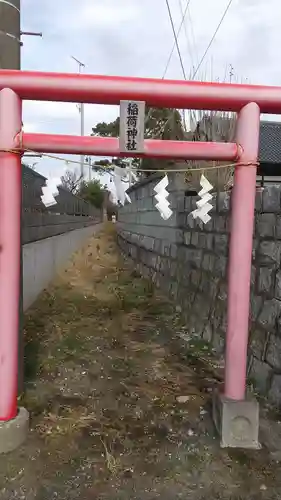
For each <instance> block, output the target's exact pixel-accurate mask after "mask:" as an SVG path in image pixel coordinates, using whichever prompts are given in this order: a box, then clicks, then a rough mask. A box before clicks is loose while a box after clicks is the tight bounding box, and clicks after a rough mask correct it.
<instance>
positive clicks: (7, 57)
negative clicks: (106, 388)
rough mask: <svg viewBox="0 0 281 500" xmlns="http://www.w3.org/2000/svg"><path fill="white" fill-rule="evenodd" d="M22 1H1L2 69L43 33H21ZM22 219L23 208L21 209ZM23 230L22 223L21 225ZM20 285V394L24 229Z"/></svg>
mask: <svg viewBox="0 0 281 500" xmlns="http://www.w3.org/2000/svg"><path fill="white" fill-rule="evenodd" d="M20 7H21V1H20V0H0V69H15V70H20V69H21V46H22V45H23V44H22V42H21V35H32V36H42V33H33V32H30V31H21V29H20V21H21V18H20V14H21V10H20ZM0 168H1V166H0ZM20 211H21V217H22V207H20ZM21 228H22V223H21ZM20 240H21V241H20V249H19V251H20V254H19V259H20V267H21V273H20V283H19V309H18V323H19V327H18V332H19V333H18V335H19V336H18V392H19V394H21V393H22V391H23V359H24V347H23V301H22V299H23V281H22V277H23V262H22V229H21V235H20Z"/></svg>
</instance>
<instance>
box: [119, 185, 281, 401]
mask: <svg viewBox="0 0 281 500" xmlns="http://www.w3.org/2000/svg"><path fill="white" fill-rule="evenodd" d="M170 180H171V183H170V186H169V190H170V196H169V201H170V202H171V207H172V209H173V210H174V214H173V216H172V217H171V218H170V219H169V220H168V221H164V220H163V219H161V217H160V215H159V213H158V212H157V210H156V209H155V206H154V205H155V200H154V198H153V188H154V186H155V185H156V183H157V182H158V181H159V177H158V176H153V177H151V178H150V179H149V180H146V181H144V182H142V183H139V184H138V185H135V186H133V187H132V188H131V190H130V197H131V199H132V204H127V205H125V207H123V208H122V209H120V211H119V215H118V224H117V228H118V241H119V245H120V248H121V250H122V252H123V253H124V254H125V255H126V256H129V257H130V258H131V259H133V260H134V261H135V263H136V267H137V269H138V270H139V271H140V272H141V274H142V275H143V276H146V277H149V278H150V279H152V280H153V281H154V282H155V284H156V285H157V286H158V287H160V288H161V289H162V290H163V291H164V292H166V293H167V294H169V295H170V296H171V297H172V298H173V299H174V300H175V302H176V303H177V304H179V305H180V306H181V308H182V311H183V314H184V317H185V319H186V323H187V328H188V330H189V331H191V332H196V333H197V334H199V335H201V336H202V337H203V338H204V339H205V340H207V341H208V342H210V343H211V344H212V345H213V347H214V348H215V350H216V351H217V353H218V354H220V355H222V354H223V353H224V345H225V333H226V301H227V278H226V277H227V263H228V242H229V230H230V229H229V220H230V218H229V214H230V210H231V207H230V205H231V197H230V194H229V193H218V194H217V195H216V196H215V197H214V199H213V206H214V209H213V211H212V220H211V222H210V223H208V224H206V225H200V224H199V223H198V222H195V221H194V220H193V217H192V216H190V215H189V214H190V212H191V211H192V210H193V209H194V208H195V202H196V200H197V197H187V196H185V195H184V192H183V191H182V190H179V189H178V186H177V182H176V178H175V177H173V178H171V177H170ZM237 244H238V245H239V242H237ZM280 258H281V186H279V185H278V186H270V187H266V188H265V189H264V191H263V192H257V196H256V220H255V237H254V250H253V261H252V289H251V314H250V332H251V333H250V342H249V356H248V376H249V378H250V379H251V380H253V381H254V383H255V385H256V387H257V388H258V390H259V391H260V392H261V393H262V394H265V395H267V396H268V397H269V399H270V400H271V401H272V402H274V403H277V404H281V270H280Z"/></svg>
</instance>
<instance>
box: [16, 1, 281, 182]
mask: <svg viewBox="0 0 281 500" xmlns="http://www.w3.org/2000/svg"><path fill="white" fill-rule="evenodd" d="M228 1H229V0H215V1H210V0H190V5H189V14H188V15H187V18H186V22H185V26H184V27H183V29H182V32H181V35H180V37H179V44H180V49H181V54H182V58H183V61H184V67H185V72H186V74H187V75H190V74H191V72H192V67H194V66H195V67H196V65H197V64H198V61H199V60H200V58H201V57H202V55H203V53H204V51H205V49H206V47H207V45H208V43H209V42H210V39H211V37H212V35H213V33H214V31H215V29H216V27H217V25H218V23H219V20H220V18H221V16H222V14H223V12H224V10H225V8H226V5H227V3H228ZM38 3H40V8H39V6H38ZM279 3H280V0H269V1H267V2H266V1H265V0H233V3H232V5H231V7H230V10H229V12H228V14H227V16H226V17H225V19H224V21H223V23H222V26H221V28H220V30H219V32H218V34H217V36H216V38H215V41H214V43H213V45H212V48H211V50H210V51H209V52H208V55H207V57H206V59H205V60H204V63H203V65H202V67H201V70H200V72H199V73H198V75H197V76H198V79H204V80H216V79H219V80H220V81H223V80H225V79H226V80H227V81H229V80H230V79H232V81H233V82H238V83H239V82H249V83H252V84H268V85H280V81H281V66H280V64H279V59H280V58H279V52H280V49H279V48H280V46H281V31H280V19H279V17H280V16H275V15H273V14H272V13H274V12H278V11H279V10H280V5H279ZM180 5H182V8H183V9H184V8H185V6H186V0H170V6H171V12H172V16H173V20H174V23H175V27H176V30H177V29H178V27H179V25H180V22H181V9H180ZM21 10H22V19H21V25H22V30H24V31H34V32H42V33H43V37H42V38H39V37H31V36H25V37H23V42H24V44H23V47H22V69H23V70H38V71H54V72H66V73H75V72H78V65H77V63H75V61H74V60H73V59H72V58H71V56H74V57H76V58H77V59H79V60H81V61H82V62H83V63H84V64H85V69H84V72H85V73H88V74H100V75H101V74H102V75H119V76H137V77H155V78H162V77H163V73H164V69H165V67H166V64H167V60H168V57H169V54H170V51H171V49H172V46H173V43H174V39H173V32H172V28H171V24H170V20H169V16H168V10H167V6H166V1H165V0H142V1H140V0H79V1H78V0H40V2H39V0H21ZM166 78H171V79H183V72H182V68H181V66H180V62H179V57H178V54H177V52H176V50H175V52H174V54H173V57H172V59H171V63H170V65H169V68H168V71H167V74H166ZM23 113H24V114H23V121H24V130H25V131H30V132H38V133H40V132H42V133H52V134H56V133H57V134H62V133H63V134H79V133H80V115H79V110H78V108H77V105H76V104H75V103H50V102H35V101H33V102H31V101H30V102H25V103H24V111H23ZM118 114H119V108H118V107H116V106H100V105H86V106H85V135H90V133H91V130H92V127H93V126H95V124H96V123H98V122H100V121H105V122H107V121H111V120H113V119H115V118H116V117H117V116H118ZM68 158H69V159H70V158H71V159H72V160H75V161H79V158H77V157H74V156H72V157H68ZM28 162H29V164H32V163H34V162H38V163H37V164H36V165H34V167H35V170H37V171H38V172H40V173H42V174H43V175H45V176H46V177H51V176H52V177H57V176H60V175H62V174H63V172H64V170H65V169H66V168H71V169H73V170H77V171H79V165H78V164H77V165H76V164H69V165H68V166H67V165H66V163H65V162H64V161H59V160H54V159H46V158H43V159H31V158H29V159H28ZM101 180H102V182H103V183H107V184H108V186H109V187H111V186H110V185H109V177H108V175H105V176H102V178H101Z"/></svg>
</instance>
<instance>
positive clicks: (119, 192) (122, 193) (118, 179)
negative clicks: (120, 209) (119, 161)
mask: <svg viewBox="0 0 281 500" xmlns="http://www.w3.org/2000/svg"><path fill="white" fill-rule="evenodd" d="M126 174H127V172H126V169H124V168H121V167H115V168H114V174H113V176H114V185H115V190H116V196H117V199H118V200H119V201H120V203H121V205H125V200H127V201H128V202H129V203H132V200H131V198H130V196H129V195H128V194H127V193H126V188H125V186H124V184H123V182H122V178H123V177H124V175H126Z"/></svg>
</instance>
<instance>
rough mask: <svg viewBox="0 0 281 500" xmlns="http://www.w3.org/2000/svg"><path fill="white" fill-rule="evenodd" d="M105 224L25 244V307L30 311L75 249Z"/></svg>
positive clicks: (23, 252)
mask: <svg viewBox="0 0 281 500" xmlns="http://www.w3.org/2000/svg"><path fill="white" fill-rule="evenodd" d="M100 228H101V224H98V223H97V224H95V225H91V226H89V227H83V228H80V229H76V230H74V231H69V232H67V233H63V234H59V235H57V236H53V237H52V238H45V239H41V240H39V241H34V242H32V243H27V244H26V245H23V248H22V255H23V309H24V311H26V309H28V307H30V306H31V305H32V304H33V302H34V301H35V300H36V298H37V297H38V295H39V294H40V293H41V292H42V291H43V290H44V289H45V288H46V287H47V286H48V285H49V283H50V282H51V281H52V280H53V279H54V277H55V275H56V273H57V272H58V270H60V269H61V268H63V267H64V266H65V265H66V264H67V261H68V259H69V257H70V256H71V254H72V253H73V252H75V251H76V250H78V249H79V248H81V247H82V246H83V244H84V242H85V241H86V240H87V238H89V237H90V236H92V235H93V234H94V233H95V232H97V231H98V230H99V229H100Z"/></svg>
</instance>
